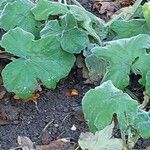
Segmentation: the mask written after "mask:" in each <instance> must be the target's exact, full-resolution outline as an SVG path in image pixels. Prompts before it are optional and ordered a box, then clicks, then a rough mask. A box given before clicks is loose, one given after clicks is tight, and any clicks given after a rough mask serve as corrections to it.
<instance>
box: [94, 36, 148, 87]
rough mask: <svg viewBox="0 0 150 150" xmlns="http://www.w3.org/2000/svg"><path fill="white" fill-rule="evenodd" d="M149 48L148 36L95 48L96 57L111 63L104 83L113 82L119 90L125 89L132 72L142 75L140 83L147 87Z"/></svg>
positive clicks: (120, 40)
mask: <svg viewBox="0 0 150 150" xmlns="http://www.w3.org/2000/svg"><path fill="white" fill-rule="evenodd" d="M148 48H150V36H149V35H146V34H140V35H138V36H135V37H132V38H126V39H119V40H114V41H110V42H108V43H107V44H106V46H104V47H96V48H94V49H93V50H92V52H93V54H94V55H95V56H96V57H98V58H103V59H104V60H106V61H108V62H109V66H108V68H107V72H106V74H105V76H104V78H103V80H102V82H104V81H107V80H112V82H113V84H114V85H115V86H116V87H117V88H119V89H124V88H125V87H126V86H128V85H129V74H130V71H131V70H132V71H133V72H134V73H135V74H140V75H142V78H141V80H140V83H141V84H142V85H145V83H146V81H145V80H146V73H147V72H148V71H149V70H150V65H149V64H150V54H149V53H148V52H147V51H146V49H148ZM143 62H144V63H143Z"/></svg>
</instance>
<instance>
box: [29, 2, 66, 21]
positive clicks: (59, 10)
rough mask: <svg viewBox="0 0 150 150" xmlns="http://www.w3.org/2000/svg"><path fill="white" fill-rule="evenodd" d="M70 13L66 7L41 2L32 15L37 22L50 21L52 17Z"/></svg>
mask: <svg viewBox="0 0 150 150" xmlns="http://www.w3.org/2000/svg"><path fill="white" fill-rule="evenodd" d="M67 12H68V8H67V6H66V5H64V4H62V3H58V2H52V1H48V0H39V1H38V2H37V4H36V6H35V7H34V8H32V13H33V14H34V16H35V19H36V20H48V18H49V16H50V15H64V14H66V13H67Z"/></svg>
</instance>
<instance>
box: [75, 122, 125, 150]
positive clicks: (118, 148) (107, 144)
mask: <svg viewBox="0 0 150 150" xmlns="http://www.w3.org/2000/svg"><path fill="white" fill-rule="evenodd" d="M112 130H113V124H111V125H109V126H107V127H105V128H104V129H103V130H100V131H97V132H96V133H95V135H94V134H93V133H89V132H87V133H81V135H80V137H79V141H78V143H79V145H80V147H81V148H82V150H122V149H123V141H122V140H121V139H117V138H113V137H112Z"/></svg>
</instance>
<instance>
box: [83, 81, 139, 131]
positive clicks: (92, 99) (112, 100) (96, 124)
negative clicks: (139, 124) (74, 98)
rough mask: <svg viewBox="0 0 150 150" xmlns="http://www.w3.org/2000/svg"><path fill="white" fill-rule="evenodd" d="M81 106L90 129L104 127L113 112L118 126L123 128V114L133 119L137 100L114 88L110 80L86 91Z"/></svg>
mask: <svg viewBox="0 0 150 150" xmlns="http://www.w3.org/2000/svg"><path fill="white" fill-rule="evenodd" d="M82 106H83V112H84V115H85V119H86V120H87V121H88V123H89V125H90V128H91V129H92V130H95V129H96V130H102V129H104V127H105V126H107V125H109V124H110V123H111V120H112V117H113V114H114V113H116V114H117V117H118V120H119V123H120V127H121V128H122V129H123V130H125V129H126V121H127V118H126V116H125V114H126V115H127V116H128V117H129V118H130V120H133V116H134V115H135V110H136V109H137V102H136V101H135V100H133V99H132V98H130V97H129V96H128V95H127V94H126V93H123V92H122V91H121V90H118V89H117V88H115V87H114V85H113V84H112V82H111V81H107V82H105V83H103V84H101V85H100V86H98V87H96V88H95V89H91V90H90V91H88V92H87V93H86V95H85V96H84V97H83V101H82ZM108 108H109V109H108Z"/></svg>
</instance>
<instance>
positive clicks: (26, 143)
mask: <svg viewBox="0 0 150 150" xmlns="http://www.w3.org/2000/svg"><path fill="white" fill-rule="evenodd" d="M18 144H19V145H20V146H21V148H22V149H23V150H34V147H33V142H32V141H31V140H30V139H29V138H28V137H26V136H18Z"/></svg>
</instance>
